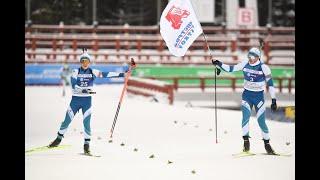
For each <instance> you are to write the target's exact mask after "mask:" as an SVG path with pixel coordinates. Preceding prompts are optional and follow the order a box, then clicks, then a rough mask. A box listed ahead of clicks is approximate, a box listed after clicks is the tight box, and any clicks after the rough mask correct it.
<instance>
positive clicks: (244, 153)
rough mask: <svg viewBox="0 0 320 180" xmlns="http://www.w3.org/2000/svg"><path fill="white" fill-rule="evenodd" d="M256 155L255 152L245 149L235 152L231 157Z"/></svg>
mask: <svg viewBox="0 0 320 180" xmlns="http://www.w3.org/2000/svg"><path fill="white" fill-rule="evenodd" d="M254 155H256V154H255V153H252V152H249V151H246V152H244V151H243V152H240V153H236V154H232V156H233V157H235V158H238V157H246V156H254Z"/></svg>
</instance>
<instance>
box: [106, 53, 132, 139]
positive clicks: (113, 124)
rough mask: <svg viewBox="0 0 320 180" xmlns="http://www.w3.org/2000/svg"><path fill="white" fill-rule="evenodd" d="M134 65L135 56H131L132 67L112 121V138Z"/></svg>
mask: <svg viewBox="0 0 320 180" xmlns="http://www.w3.org/2000/svg"><path fill="white" fill-rule="evenodd" d="M132 65H135V62H134V60H133V58H131V65H130V67H129V71H128V73H127V74H126V76H125V81H124V85H123V88H122V92H121V96H120V100H119V103H118V107H117V111H116V114H115V116H114V119H113V123H112V127H111V130H110V138H112V134H113V131H114V128H115V126H116V122H117V118H118V114H119V111H120V108H121V103H122V99H123V95H124V93H125V91H126V89H127V84H128V79H129V77H130V76H131V71H132Z"/></svg>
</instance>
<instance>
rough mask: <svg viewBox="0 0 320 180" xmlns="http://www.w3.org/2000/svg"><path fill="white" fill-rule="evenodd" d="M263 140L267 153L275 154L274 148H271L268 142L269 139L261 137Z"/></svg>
mask: <svg viewBox="0 0 320 180" xmlns="http://www.w3.org/2000/svg"><path fill="white" fill-rule="evenodd" d="M263 141H264V148H265V149H266V151H267V154H270V155H276V153H275V152H274V150H273V149H272V147H271V145H270V143H269V139H268V140H265V139H263Z"/></svg>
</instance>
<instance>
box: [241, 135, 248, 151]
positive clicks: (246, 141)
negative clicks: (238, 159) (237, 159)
mask: <svg viewBox="0 0 320 180" xmlns="http://www.w3.org/2000/svg"><path fill="white" fill-rule="evenodd" d="M242 138H243V140H244V143H243V152H249V151H250V141H249V136H243V137H242Z"/></svg>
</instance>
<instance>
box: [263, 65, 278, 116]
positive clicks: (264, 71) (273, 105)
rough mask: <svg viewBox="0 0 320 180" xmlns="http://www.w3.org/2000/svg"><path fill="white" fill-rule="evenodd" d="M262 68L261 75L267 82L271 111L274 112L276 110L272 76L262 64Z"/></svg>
mask: <svg viewBox="0 0 320 180" xmlns="http://www.w3.org/2000/svg"><path fill="white" fill-rule="evenodd" d="M261 68H262V71H263V74H264V75H265V77H266V82H267V86H268V88H269V93H270V96H271V101H272V103H271V110H272V111H275V110H277V99H276V90H275V88H274V86H273V80H272V75H271V70H270V68H269V67H268V66H267V65H265V64H263V65H262V66H261Z"/></svg>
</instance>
